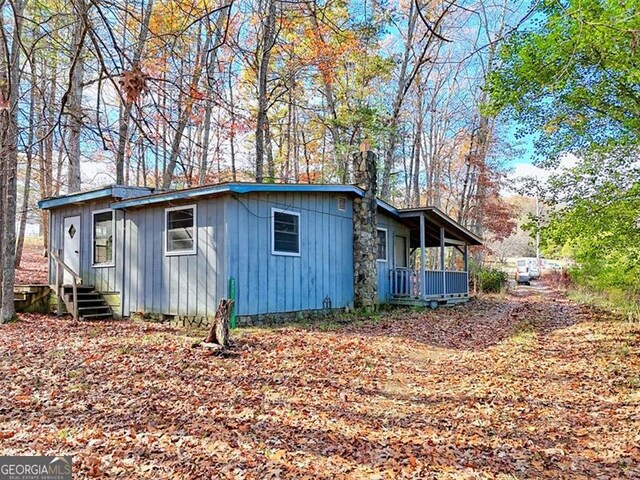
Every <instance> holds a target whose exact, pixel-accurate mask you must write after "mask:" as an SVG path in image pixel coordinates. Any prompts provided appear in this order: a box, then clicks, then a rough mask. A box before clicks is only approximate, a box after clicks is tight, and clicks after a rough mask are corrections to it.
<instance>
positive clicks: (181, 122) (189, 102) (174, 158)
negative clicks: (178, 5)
mask: <svg viewBox="0 0 640 480" xmlns="http://www.w3.org/2000/svg"><path fill="white" fill-rule="evenodd" d="M198 38H199V37H198ZM210 45H211V38H210V37H207V40H206V41H205V44H204V48H203V49H202V50H200V51H199V52H198V54H197V56H196V57H197V60H196V65H195V67H194V70H193V77H192V78H191V83H190V85H189V87H188V89H187V94H186V95H183V94H181V95H180V99H179V102H180V103H181V104H184V107H183V108H182V110H181V111H180V115H179V116H178V125H176V129H175V132H174V134H173V142H172V143H171V154H170V155H169V162H168V163H167V167H166V169H165V171H164V175H163V177H162V188H165V189H166V188H169V187H170V186H171V181H172V180H173V174H174V171H175V169H176V164H177V162H178V155H179V154H180V147H181V145H182V137H183V135H184V129H185V128H186V127H187V122H188V121H189V118H190V117H191V112H192V110H193V104H194V103H195V99H194V98H193V96H192V94H191V92H195V91H196V90H197V86H198V83H200V75H201V74H202V66H203V63H204V61H205V56H206V52H207V51H208V50H209V46H210ZM185 97H186V98H185Z"/></svg>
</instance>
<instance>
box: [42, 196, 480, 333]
mask: <svg viewBox="0 0 640 480" xmlns="http://www.w3.org/2000/svg"><path fill="white" fill-rule="evenodd" d="M363 194H364V192H363V190H362V189H360V188H358V187H356V186H353V185H306V184H305V185H302V184H253V183H227V184H219V185H211V186H203V187H197V188H191V189H186V190H175V191H162V192H154V191H152V190H151V189H147V188H141V187H122V186H109V187H105V188H100V189H97V190H93V191H88V192H80V193H74V194H69V195H64V196H60V197H56V198H48V199H45V200H42V201H41V202H40V203H39V206H40V208H43V209H48V210H49V211H50V216H49V222H50V225H49V246H50V250H51V255H50V257H49V258H50V260H49V283H50V284H51V285H52V287H53V286H55V287H53V288H56V289H57V291H58V293H59V297H60V299H61V300H64V301H65V303H66V304H67V305H66V306H67V309H68V310H69V311H72V312H73V313H74V314H75V315H77V316H78V317H80V318H86V319H99V318H107V317H110V316H111V315H115V316H117V317H128V316H130V315H133V314H137V313H141V314H144V315H148V316H158V317H161V318H164V319H171V318H175V317H177V318H182V319H208V318H211V317H213V315H214V314H215V311H216V307H217V304H218V302H219V300H220V299H222V298H229V297H230V296H234V297H235V302H236V303H235V306H236V315H237V317H238V319H239V323H242V322H243V321H244V322H251V321H255V320H265V319H266V318H267V317H268V316H270V315H272V316H274V315H275V316H277V317H279V318H285V317H286V316H287V315H295V314H298V313H297V312H310V311H325V310H327V309H345V308H350V307H353V303H354V256H353V242H354V240H353V239H354V222H353V205H354V200H355V199H357V198H362V196H363ZM480 244H481V240H480V239H479V238H478V237H477V236H476V235H474V234H473V233H472V232H470V231H469V230H467V229H466V228H464V227H463V226H461V225H459V224H457V223H456V222H455V221H453V220H452V219H451V218H449V217H448V216H447V215H445V214H444V213H442V212H441V211H439V210H438V209H436V208H417V209H397V208H395V207H393V206H392V205H390V204H388V203H385V202H383V201H381V200H378V202H377V251H376V255H377V261H376V265H377V273H374V274H377V278H378V289H377V292H378V299H379V302H380V303H397V304H412V305H430V304H431V305H432V306H433V305H435V304H437V303H446V302H452V301H463V300H465V299H467V298H468V293H469V292H468V275H467V247H468V246H469V245H480ZM429 249H437V250H436V252H437V254H435V255H434V254H433V252H432V253H429ZM447 249H449V250H448V251H449V252H452V251H453V252H455V254H456V255H458V258H459V261H458V262H457V264H455V263H453V262H452V261H451V260H450V254H449V255H447V254H446V252H447ZM434 258H435V259H437V265H436V266H435V267H434V268H428V262H429V260H431V261H433V259H434ZM417 265H418V266H417ZM447 265H450V267H449V268H447ZM451 265H457V268H455V267H452V266H451ZM232 290H234V291H232Z"/></svg>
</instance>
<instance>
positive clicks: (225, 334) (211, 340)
mask: <svg viewBox="0 0 640 480" xmlns="http://www.w3.org/2000/svg"><path fill="white" fill-rule="evenodd" d="M232 310H233V300H229V299H227V298H223V299H222V300H220V303H218V309H217V310H216V316H215V317H214V319H213V324H212V325H211V328H210V329H209V334H208V335H207V338H205V340H204V342H203V344H207V343H208V344H218V345H220V346H221V347H223V348H227V347H228V346H229V321H230V318H231V311H232ZM203 346H204V345H203Z"/></svg>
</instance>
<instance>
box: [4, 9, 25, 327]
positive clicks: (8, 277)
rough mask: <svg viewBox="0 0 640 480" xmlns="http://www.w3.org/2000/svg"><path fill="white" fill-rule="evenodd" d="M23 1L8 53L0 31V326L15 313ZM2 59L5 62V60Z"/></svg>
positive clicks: (18, 10) (14, 16)
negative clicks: (0, 175) (0, 179)
mask: <svg viewBox="0 0 640 480" xmlns="http://www.w3.org/2000/svg"><path fill="white" fill-rule="evenodd" d="M23 11H24V0H18V1H16V2H14V4H13V12H12V13H13V22H12V23H13V25H12V26H13V32H12V39H11V43H10V44H11V47H10V49H11V51H10V52H8V51H7V50H6V49H7V48H8V45H9V41H8V38H7V37H8V32H7V30H6V28H7V26H6V24H5V21H4V19H3V21H2V26H0V32H1V35H2V42H1V43H2V45H3V46H2V47H1V48H2V50H4V52H3V54H2V55H1V57H2V60H0V65H1V67H0V68H1V69H0V72H1V73H0V75H1V76H2V84H3V88H2V89H0V96H1V97H2V103H3V104H5V105H8V108H6V109H2V111H1V112H0V137H1V138H0V140H1V141H0V149H1V152H2V157H3V158H4V162H3V164H4V168H3V169H2V171H3V182H2V192H0V195H1V196H3V197H4V198H3V205H2V207H3V209H2V232H0V234H1V235H2V237H3V244H2V251H0V259H1V260H2V261H1V262H0V267H1V268H0V269H1V270H2V284H1V291H2V294H1V296H2V301H1V303H0V306H1V308H0V323H5V322H8V321H10V320H12V319H13V318H14V317H15V314H16V310H15V304H14V300H13V288H14V285H15V274H16V271H15V255H16V193H17V173H18V152H17V139H18V121H17V115H18V98H19V93H20V92H19V88H20V44H21V38H20V37H21V33H22V21H23ZM5 59H6V60H5Z"/></svg>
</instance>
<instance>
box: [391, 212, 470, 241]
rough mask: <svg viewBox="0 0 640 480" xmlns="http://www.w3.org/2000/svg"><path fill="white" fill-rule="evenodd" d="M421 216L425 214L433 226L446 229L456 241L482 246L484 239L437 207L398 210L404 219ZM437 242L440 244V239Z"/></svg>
mask: <svg viewBox="0 0 640 480" xmlns="http://www.w3.org/2000/svg"><path fill="white" fill-rule="evenodd" d="M420 214H423V215H424V216H425V217H426V219H427V220H428V221H430V222H431V223H432V224H435V225H436V226H439V227H444V228H445V229H446V230H447V231H448V233H449V234H451V235H452V236H453V237H455V239H456V240H461V241H464V242H466V243H468V244H469V245H482V239H481V238H480V237H479V236H477V235H476V234H475V233H473V232H472V231H471V230H469V229H468V228H466V227H464V226H462V225H460V224H459V223H458V222H456V221H455V220H453V219H452V218H451V217H450V216H448V215H447V214H446V213H444V212H443V211H442V210H439V209H438V208H436V207H420V208H403V209H400V210H398V215H399V217H400V218H402V219H410V218H419V216H420ZM437 242H438V243H439V239H438V240H437ZM427 243H430V242H427Z"/></svg>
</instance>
